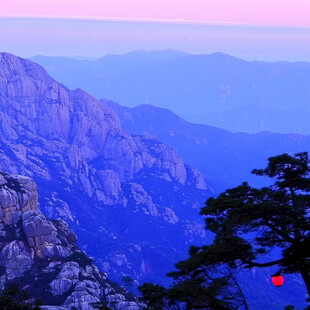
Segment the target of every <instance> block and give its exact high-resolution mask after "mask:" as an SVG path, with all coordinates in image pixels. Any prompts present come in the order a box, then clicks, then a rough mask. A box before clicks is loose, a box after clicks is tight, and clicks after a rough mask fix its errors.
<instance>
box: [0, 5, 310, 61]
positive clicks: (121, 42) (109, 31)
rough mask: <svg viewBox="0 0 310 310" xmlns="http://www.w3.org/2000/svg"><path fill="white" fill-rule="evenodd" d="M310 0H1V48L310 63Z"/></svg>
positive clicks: (30, 52)
mask: <svg viewBox="0 0 310 310" xmlns="http://www.w3.org/2000/svg"><path fill="white" fill-rule="evenodd" d="M309 15H310V0H282V1H281V0H212V1H210V0H108V1H107V0H6V1H5V0H3V1H1V6H0V38H1V40H0V51H7V52H11V53H14V54H17V55H20V56H24V57H29V56H33V55H50V56H70V57H71V56H75V55H79V56H84V57H102V56H104V55H106V54H108V53H112V54H123V53H127V52H130V51H132V50H138V49H145V50H163V49H177V50H182V51H186V52H189V53H194V54H199V53H207V54H208V53H213V52H223V53H227V54H230V55H233V56H236V57H240V58H243V59H248V60H267V61H276V60H289V61H305V60H307V61H310V18H309Z"/></svg>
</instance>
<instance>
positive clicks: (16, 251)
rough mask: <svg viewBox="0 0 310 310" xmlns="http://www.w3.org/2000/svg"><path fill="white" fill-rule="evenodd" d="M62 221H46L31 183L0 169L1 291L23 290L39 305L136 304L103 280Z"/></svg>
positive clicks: (113, 306)
mask: <svg viewBox="0 0 310 310" xmlns="http://www.w3.org/2000/svg"><path fill="white" fill-rule="evenodd" d="M76 241H77V238H76V235H75V234H74V233H73V232H72V231H71V230H70V229H69V228H68V224H67V223H66V222H64V221H62V220H55V219H54V220H48V219H47V218H46V217H45V216H44V215H43V213H42V212H41V211H40V210H39V208H38V192H37V186H36V184H35V182H34V181H33V180H32V179H31V178H28V177H24V176H20V175H8V174H4V173H0V268H1V269H0V291H2V290H4V289H7V288H9V287H11V286H16V285H17V287H18V289H19V290H20V291H21V290H24V291H25V292H27V293H28V295H29V301H30V302H33V301H34V300H36V299H40V300H41V302H42V304H43V306H42V307H41V308H42V309H51V308H52V307H51V306H55V308H54V309H56V308H57V309H81V310H82V309H83V310H91V309H94V307H93V304H96V303H98V304H102V305H106V306H107V307H109V309H115V310H116V309H117V310H120V309H131V310H137V309H141V306H140V305H139V303H138V300H137V298H136V297H135V296H133V295H131V294H128V292H126V291H125V290H124V289H123V288H121V287H119V286H118V285H116V284H115V283H112V282H111V281H109V280H107V279H106V278H107V276H106V275H105V274H102V273H100V271H99V270H98V268H97V267H96V265H94V264H93V263H92V261H91V259H89V258H88V257H87V255H86V254H85V252H83V251H81V250H80V249H79V248H78V247H77V246H76V245H75V242H76Z"/></svg>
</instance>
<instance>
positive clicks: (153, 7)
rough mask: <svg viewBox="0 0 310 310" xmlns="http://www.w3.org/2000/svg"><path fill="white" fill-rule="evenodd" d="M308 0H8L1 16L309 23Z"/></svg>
mask: <svg viewBox="0 0 310 310" xmlns="http://www.w3.org/2000/svg"><path fill="white" fill-rule="evenodd" d="M309 14H310V1H309V0H294V1H293V0H233V1H232V0H217V1H215V0H169V1H167V0H130V1H129V0H113V1H111V0H108V1H107V0H87V1H85V0H9V1H2V3H1V10H0V15H1V16H12V15H14V16H16V15H27V16H66V17H91V18H117V19H130V20H141V19H143V20H149V19H150V20H159V21H160V20H169V21H176V20H184V21H191V22H204V23H232V24H234V23H236V24H245V25H249V24H250V25H260V26H286V27H296V26H299V27H310V18H309Z"/></svg>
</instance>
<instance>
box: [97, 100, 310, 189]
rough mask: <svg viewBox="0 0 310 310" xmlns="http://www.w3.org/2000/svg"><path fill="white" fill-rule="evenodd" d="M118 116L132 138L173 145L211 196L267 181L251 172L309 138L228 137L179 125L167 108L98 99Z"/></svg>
mask: <svg viewBox="0 0 310 310" xmlns="http://www.w3.org/2000/svg"><path fill="white" fill-rule="evenodd" d="M101 102H102V103H103V104H105V105H108V106H110V107H111V108H112V109H113V110H114V111H115V112H116V113H117V115H118V117H119V119H120V121H121V124H122V126H123V128H124V129H126V130H128V131H129V132H131V133H133V134H151V135H155V136H156V137H158V138H159V139H160V140H161V141H163V142H164V143H165V144H167V145H169V146H171V147H175V148H176V150H177V151H178V153H179V154H180V155H181V156H182V158H183V159H184V160H185V161H186V162H188V163H189V164H191V165H192V166H194V167H197V168H198V169H199V171H201V173H202V174H203V175H204V177H205V180H206V181H207V183H208V184H209V185H210V186H212V188H213V189H214V190H215V192H216V193H217V194H218V193H219V192H222V191H224V190H225V189H226V188H229V187H232V186H237V185H239V184H241V182H244V181H249V182H250V183H251V184H252V186H257V187H260V186H263V185H266V182H267V180H265V179H263V178H260V177H257V176H254V175H252V174H251V171H252V170H253V169H254V168H263V167H265V166H266V164H267V158H268V157H270V156H274V155H277V154H282V153H285V152H287V153H290V154H294V153H297V152H303V151H308V152H310V136H302V135H298V134H278V133H271V132H267V131H265V132H261V133H259V134H247V133H231V132H229V131H226V130H223V129H219V128H216V127H211V126H207V125H199V124H193V123H190V122H188V121H185V120H184V119H182V118H181V117H179V116H177V115H176V114H174V113H173V112H171V111H170V110H167V109H162V108H158V107H154V106H152V105H141V106H138V107H135V108H128V107H124V106H121V105H119V104H117V103H115V102H112V101H107V100H101Z"/></svg>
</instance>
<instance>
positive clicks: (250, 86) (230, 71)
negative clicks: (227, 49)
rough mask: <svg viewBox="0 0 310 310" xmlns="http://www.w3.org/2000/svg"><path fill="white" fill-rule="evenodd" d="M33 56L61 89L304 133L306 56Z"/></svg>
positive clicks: (243, 126) (256, 128)
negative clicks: (283, 59)
mask: <svg viewBox="0 0 310 310" xmlns="http://www.w3.org/2000/svg"><path fill="white" fill-rule="evenodd" d="M33 59H34V60H35V61H37V62H38V63H40V64H41V65H43V66H44V67H45V68H46V69H47V71H48V72H49V73H50V74H51V75H52V76H53V77H55V78H56V79H57V80H59V81H61V82H63V83H64V84H65V85H67V86H68V87H71V88H76V87H82V88H83V89H85V90H86V91H88V92H89V93H91V94H92V95H94V96H95V97H97V98H106V99H110V100H113V101H115V102H118V103H120V104H122V105H125V106H129V107H135V106H137V105H141V104H152V105H155V106H158V107H163V108H168V109H170V110H172V111H174V112H176V113H177V114H179V115H182V116H183V117H184V118H186V119H187V120H190V121H194V122H196V123H197V122H199V123H204V124H208V125H213V126H217V127H221V128H225V129H227V130H230V131H236V132H238V131H246V132H249V133H257V132H260V131H262V130H270V131H274V132H280V133H302V134H310V125H309V122H308V121H307V117H306V116H309V108H308V107H309V102H310V91H309V87H308V86H309V83H310V64H309V63H306V62H299V63H289V62H274V63H268V62H261V61H252V62H248V61H244V60H241V59H238V58H235V57H232V56H229V55H226V54H222V53H214V54H210V55H189V54H182V53H180V54H178V53H176V52H175V53H171V51H161V52H143V51H139V52H133V53H129V54H125V55H108V56H105V57H103V58H101V59H98V60H96V61H88V62H85V61H84V62H83V61H76V60H74V61H73V60H72V59H68V58H52V57H35V58H33ZM257 111H259V114H257V113H256V112H257ZM305 113H306V116H305ZM279 116H280V117H279Z"/></svg>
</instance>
